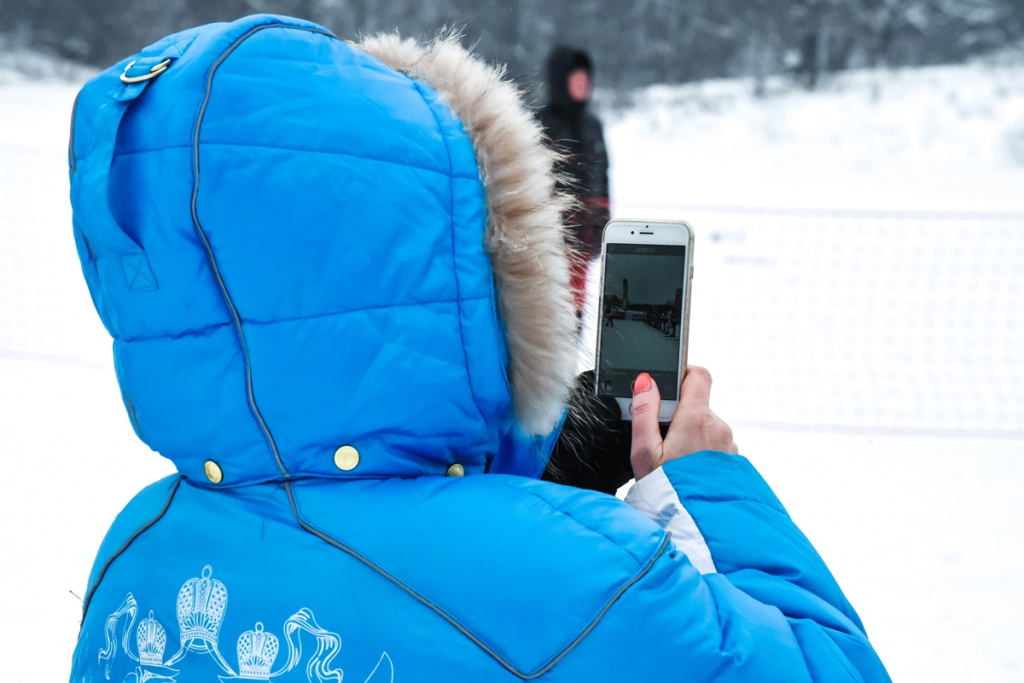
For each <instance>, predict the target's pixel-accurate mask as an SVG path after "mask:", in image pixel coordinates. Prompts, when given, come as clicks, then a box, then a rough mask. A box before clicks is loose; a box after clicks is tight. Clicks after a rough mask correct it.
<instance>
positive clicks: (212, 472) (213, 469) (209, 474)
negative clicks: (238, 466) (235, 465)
mask: <svg viewBox="0 0 1024 683" xmlns="http://www.w3.org/2000/svg"><path fill="white" fill-rule="evenodd" d="M203 472H205V473H206V478H207V479H209V480H210V481H212V482H213V483H214V484H219V483H221V482H222V481H223V480H224V472H223V471H222V470H221V469H220V465H218V464H217V463H215V462H214V461H212V460H207V461H206V464H205V465H203Z"/></svg>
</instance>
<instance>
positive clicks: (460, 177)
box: [114, 140, 480, 180]
mask: <svg viewBox="0 0 1024 683" xmlns="http://www.w3.org/2000/svg"><path fill="white" fill-rule="evenodd" d="M199 144H200V146H202V147H209V146H213V147H249V148H251V149H271V150H281V151H286V152H305V153H308V154H321V155H331V156H337V157H344V158H349V159H360V160H362V161H371V162H376V163H380V164H388V165H390V166H401V167H402V168H410V169H413V170H417V171H425V172H427V173H435V174H437V175H441V176H445V177H451V178H456V179H458V180H480V178H479V176H467V175H454V174H452V173H445V172H444V171H439V170H437V169H435V168H429V167H427V166H421V165H419V164H409V163H404V162H401V161H390V160H388V159H380V158H378V157H373V156H369V155H367V154H353V153H352V152H342V151H338V150H322V149H308V148H305V147H289V146H287V145H266V144H260V145H257V144H253V143H250V142H218V141H216V140H206V141H200V143H199ZM191 147H192V145H191V144H188V145H166V146H164V147H153V148H146V149H133V150H128V151H124V152H117V153H116V154H115V155H114V158H115V159H116V158H118V157H128V156H135V155H137V154H151V153H155V152H165V151H167V150H171V149H191Z"/></svg>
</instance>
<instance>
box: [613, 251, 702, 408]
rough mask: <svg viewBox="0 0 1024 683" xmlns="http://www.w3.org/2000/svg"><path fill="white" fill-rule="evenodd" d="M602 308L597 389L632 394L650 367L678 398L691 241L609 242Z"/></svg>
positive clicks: (666, 394)
mask: <svg viewBox="0 0 1024 683" xmlns="http://www.w3.org/2000/svg"><path fill="white" fill-rule="evenodd" d="M605 250H606V251H605V254H606V255H605V267H604V283H603V287H604V292H603V297H602V310H601V311H600V314H601V315H600V323H599V324H600V325H601V343H600V350H599V351H600V355H599V357H600V362H599V364H598V368H597V393H598V394H600V395H607V396H630V395H631V393H632V384H633V380H634V379H636V376H637V375H638V374H640V373H641V372H646V373H648V374H650V375H651V377H653V378H654V381H655V382H657V383H658V389H659V390H660V391H661V396H662V398H664V399H668V400H672V401H675V400H678V398H679V397H678V394H679V386H678V385H679V378H678V373H679V354H680V350H681V345H682V340H683V330H682V329H680V328H681V326H682V314H683V302H684V301H685V294H686V292H685V290H684V288H685V287H686V281H687V278H686V247H685V246H683V245H664V244H663V245H646V244H623V243H612V242H610V243H608V244H607V245H605Z"/></svg>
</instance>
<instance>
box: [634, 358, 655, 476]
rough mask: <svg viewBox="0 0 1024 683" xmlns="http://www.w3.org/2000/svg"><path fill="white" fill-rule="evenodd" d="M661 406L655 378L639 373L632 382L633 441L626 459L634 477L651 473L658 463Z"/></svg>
mask: <svg viewBox="0 0 1024 683" xmlns="http://www.w3.org/2000/svg"><path fill="white" fill-rule="evenodd" d="M660 409H661V393H660V392H659V391H658V385H657V384H656V383H655V382H654V379H653V378H652V377H651V376H650V375H648V374H647V373H646V372H642V373H640V375H639V376H637V378H636V380H635V381H634V382H633V404H632V406H630V413H632V416H633V441H632V444H631V446H630V450H629V459H630V462H631V463H632V465H633V474H634V475H635V476H636V478H637V479H640V478H641V477H644V476H646V475H647V474H650V473H651V472H652V471H654V470H655V469H657V467H658V466H659V465H660V464H661V452H662V445H663V444H662V440H661V427H660V425H659V424H658V412H659V411H660Z"/></svg>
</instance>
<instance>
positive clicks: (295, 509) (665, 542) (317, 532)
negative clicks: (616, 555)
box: [284, 481, 671, 680]
mask: <svg viewBox="0 0 1024 683" xmlns="http://www.w3.org/2000/svg"><path fill="white" fill-rule="evenodd" d="M284 488H285V491H286V493H287V494H288V500H289V503H290V504H291V508H292V515H293V516H294V517H295V521H296V522H298V524H299V526H300V527H301V528H302V529H303V530H305V531H306V532H307V533H310V534H312V535H314V536H316V537H317V538H319V539H321V540H322V541H324V542H326V543H327V544H328V545H331V546H333V547H335V548H337V549H338V550H341V551H342V552H344V553H346V554H347V555H349V556H351V557H352V558H354V559H356V560H357V561H359V562H361V563H362V564H364V565H365V566H367V567H368V568H370V569H371V570H373V571H375V572H377V573H378V574H380V575H381V576H382V577H384V578H386V579H387V580H389V581H391V582H392V583H393V584H395V585H396V586H398V587H399V588H401V589H402V590H404V591H405V592H406V593H408V594H409V595H410V596H412V597H413V598H414V599H415V600H416V601H417V602H419V603H420V604H422V605H423V606H425V607H427V608H428V609H430V610H432V611H433V612H434V613H436V614H437V615H438V616H440V617H441V618H442V619H444V620H445V621H447V622H448V623H449V624H451V625H452V626H454V627H455V628H456V629H457V630H458V631H460V632H461V633H462V634H463V635H465V636H466V637H467V638H469V639H470V640H471V641H472V642H473V643H475V644H476V645H477V646H478V647H480V649H482V650H483V651H484V652H486V653H487V654H488V655H490V656H491V657H493V658H494V659H495V660H496V661H497V662H498V663H499V664H501V665H502V666H503V667H504V668H505V669H506V670H508V671H509V672H510V673H512V674H514V675H515V676H516V677H517V678H521V679H523V680H532V679H534V678H538V677H540V676H543V675H544V674H546V673H547V672H548V671H550V670H551V669H552V668H553V667H554V666H555V665H556V664H558V662H560V661H561V660H562V659H563V658H564V657H565V656H566V655H568V654H569V653H570V652H572V650H574V649H575V648H576V646H577V645H579V644H580V643H581V642H583V639H584V638H586V637H587V636H588V635H589V634H590V632H591V631H593V630H594V628H596V627H597V625H598V623H600V621H601V619H602V618H604V615H605V614H607V613H608V610H610V609H611V608H612V607H613V606H614V605H615V603H617V602H618V600H619V598H621V597H622V595H623V594H625V592H626V591H627V590H629V589H630V588H631V587H633V586H634V585H635V584H636V583H637V582H638V581H640V579H642V578H643V577H644V576H646V575H647V573H648V572H650V570H651V568H652V567H653V566H654V563H655V562H656V561H657V560H658V558H660V557H661V556H662V555H663V554H664V553H665V550H666V548H668V546H669V544H670V542H671V535H670V534H665V537H664V538H663V539H662V541H661V543H660V544H659V545H658V548H657V549H656V550H655V551H654V553H653V554H652V555H651V557H650V558H649V559H648V560H647V562H645V563H644V564H642V565H641V568H640V571H638V572H637V573H636V574H634V575H633V577H632V578H631V579H630V580H629V581H627V582H626V583H625V584H623V585H622V587H621V588H619V590H618V591H617V592H616V593H615V594H614V595H613V596H612V597H611V598H609V599H608V601H607V602H606V603H605V604H604V606H603V607H602V608H601V610H599V611H598V613H597V614H596V615H595V616H594V618H593V619H591V621H590V622H588V623H587V625H586V626H585V627H584V628H583V630H582V631H580V632H579V634H577V636H576V637H575V638H574V639H573V640H572V641H570V642H569V644H568V645H566V646H565V647H563V648H562V649H561V650H559V651H558V653H557V654H556V655H554V656H553V657H552V658H551V659H550V660H548V662H547V663H546V664H544V665H543V666H541V668H540V669H538V670H536V671H534V672H533V673H523V672H522V671H520V670H519V669H518V668H517V667H516V666H515V665H513V664H512V663H511V662H510V661H509V659H510V658H506V657H504V656H502V655H501V654H499V653H498V652H497V650H496V649H495V647H492V646H490V645H488V644H487V643H485V642H484V641H483V639H482V638H480V637H479V636H477V635H475V634H474V633H473V632H472V631H470V629H469V628H467V627H466V626H463V625H462V623H461V622H460V621H459V620H458V619H456V618H455V617H454V616H452V615H450V614H448V612H446V611H445V610H444V609H442V608H441V607H439V606H438V605H435V604H434V603H433V602H432V601H431V600H429V599H428V598H427V597H426V596H423V595H421V594H420V593H418V592H417V591H416V590H414V589H413V588H412V587H411V586H409V585H407V584H406V583H404V582H403V581H402V580H401V579H399V578H398V577H397V576H395V575H393V574H391V573H390V572H388V571H387V570H386V569H384V568H383V567H381V566H380V565H378V564H377V563H375V562H374V561H373V560H371V559H370V558H368V557H367V556H365V555H363V554H362V553H360V552H359V551H357V550H355V549H354V548H352V547H349V546H347V545H345V544H344V543H342V542H341V541H339V540H338V539H337V538H335V537H334V536H332V535H330V534H328V533H327V532H325V531H323V530H321V529H319V528H317V527H315V526H313V525H312V524H310V523H309V522H307V521H306V519H305V518H304V517H303V516H302V513H301V512H300V510H299V503H298V499H297V498H296V496H295V494H294V492H293V490H292V482H291V481H285V482H284ZM574 521H575V520H574ZM577 523H578V522H577ZM627 554H628V553H627Z"/></svg>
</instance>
